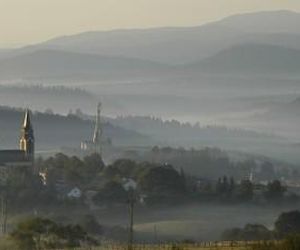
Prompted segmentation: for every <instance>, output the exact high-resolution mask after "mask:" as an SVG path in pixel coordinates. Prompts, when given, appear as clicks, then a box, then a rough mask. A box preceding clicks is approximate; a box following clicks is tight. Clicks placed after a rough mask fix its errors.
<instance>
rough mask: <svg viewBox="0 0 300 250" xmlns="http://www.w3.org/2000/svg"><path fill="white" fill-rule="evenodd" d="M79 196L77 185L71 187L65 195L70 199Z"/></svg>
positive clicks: (80, 193) (79, 191)
mask: <svg viewBox="0 0 300 250" xmlns="http://www.w3.org/2000/svg"><path fill="white" fill-rule="evenodd" d="M81 196H82V191H81V190H80V189H79V188H78V187H75V188H73V189H72V190H71V191H70V192H68V194H67V197H68V198H70V199H79V198H81Z"/></svg>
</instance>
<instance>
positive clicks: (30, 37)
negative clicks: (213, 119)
mask: <svg viewBox="0 0 300 250" xmlns="http://www.w3.org/2000/svg"><path fill="white" fill-rule="evenodd" d="M0 6H4V8H1V9H0V34H1V37H2V39H1V41H0V47H2V48H13V47H19V46H25V45H30V44H34V43H38V42H42V41H46V40H49V39H51V38H54V37H57V36H67V35H72V34H77V33H81V32H87V31H96V30H101V31H106V30H116V29H143V28H154V27H184V26H199V25H202V24H205V23H208V22H213V21H216V20H219V19H222V18H225V17H228V16H231V15H236V14H243V13H250V12H260V11H275V10H290V11H296V12H298V11H300V3H299V1H294V0H289V1H284V3H283V2H281V3H280V2H278V1H275V0H268V1H264V2H263V3H262V2H261V1H258V0H255V1H242V2H241V1H238V0H233V1H230V3H228V1H226V0H221V1H209V2H208V1H197V0H185V1H183V0H163V1H158V0H154V1H153V0H151V1H150V0H130V1H129V2H128V1H126V3H120V2H117V1H112V0H101V1H96V0H91V1H89V3H88V4H86V2H83V1H82V0H75V1H74V0H72V1H71V0H62V1H50V0H44V1H38V0H27V1H26V2H20V1H17V0H10V1H8V0H0ZM53 17H55V18H53ZM12 18H13V19H12ZM7 27H9V28H7Z"/></svg>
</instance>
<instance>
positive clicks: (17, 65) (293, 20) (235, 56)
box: [0, 11, 300, 80]
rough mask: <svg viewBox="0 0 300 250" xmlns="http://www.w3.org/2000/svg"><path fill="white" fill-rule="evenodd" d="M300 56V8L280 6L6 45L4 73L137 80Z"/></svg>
mask: <svg viewBox="0 0 300 250" xmlns="http://www.w3.org/2000/svg"><path fill="white" fill-rule="evenodd" d="M299 62H300V14H299V13H295V12H290V11H275V12H260V13H250V14H243V15H235V16H232V17H228V18H225V19H223V20H220V21H217V22H213V23H209V24H206V25H203V26H200V27H187V28H153V29H144V30H115V31H95V32H86V33H81V34H77V35H72V36H65V37H58V38H55V39H52V40H49V41H47V42H44V43H41V44H37V45H32V46H28V47H24V48H20V49H14V50H0V79H1V80H11V79H19V78H20V79H24V78H25V79H40V78H42V79H48V78H52V79H53V78H54V79H55V78H59V79H74V78H75V79H85V80H86V79H93V80H99V79H105V78H106V77H112V76H113V77H117V78H124V77H125V78H128V79H130V78H131V77H135V76H138V77H145V76H156V75H166V74H167V75H170V74H171V75H176V74H179V73H180V74H181V73H182V72H183V73H184V74H185V72H186V70H187V69H189V70H193V72H196V73H198V72H208V73H224V71H225V72H230V73H231V72H233V73H236V72H239V71H241V72H250V73H264V74H273V73H287V74H290V73H293V74H299V73H298V71H297V66H298V65H299ZM178 65H180V66H178ZM187 73H190V71H187Z"/></svg>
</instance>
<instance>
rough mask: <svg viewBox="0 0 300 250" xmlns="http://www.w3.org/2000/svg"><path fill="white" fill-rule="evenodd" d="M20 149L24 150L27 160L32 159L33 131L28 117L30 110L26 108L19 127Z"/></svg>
mask: <svg viewBox="0 0 300 250" xmlns="http://www.w3.org/2000/svg"><path fill="white" fill-rule="evenodd" d="M20 150H22V151H24V152H25V154H26V157H27V158H28V159H29V160H31V161H33V160H34V133H33V128H32V124H31V119H30V111H29V110H28V109H27V110H26V112H25V117H24V121H23V124H22V128H21V138H20Z"/></svg>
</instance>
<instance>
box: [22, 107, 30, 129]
mask: <svg viewBox="0 0 300 250" xmlns="http://www.w3.org/2000/svg"><path fill="white" fill-rule="evenodd" d="M30 127H31V121H30V111H29V109H26V111H25V117H24V122H23V128H30Z"/></svg>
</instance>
